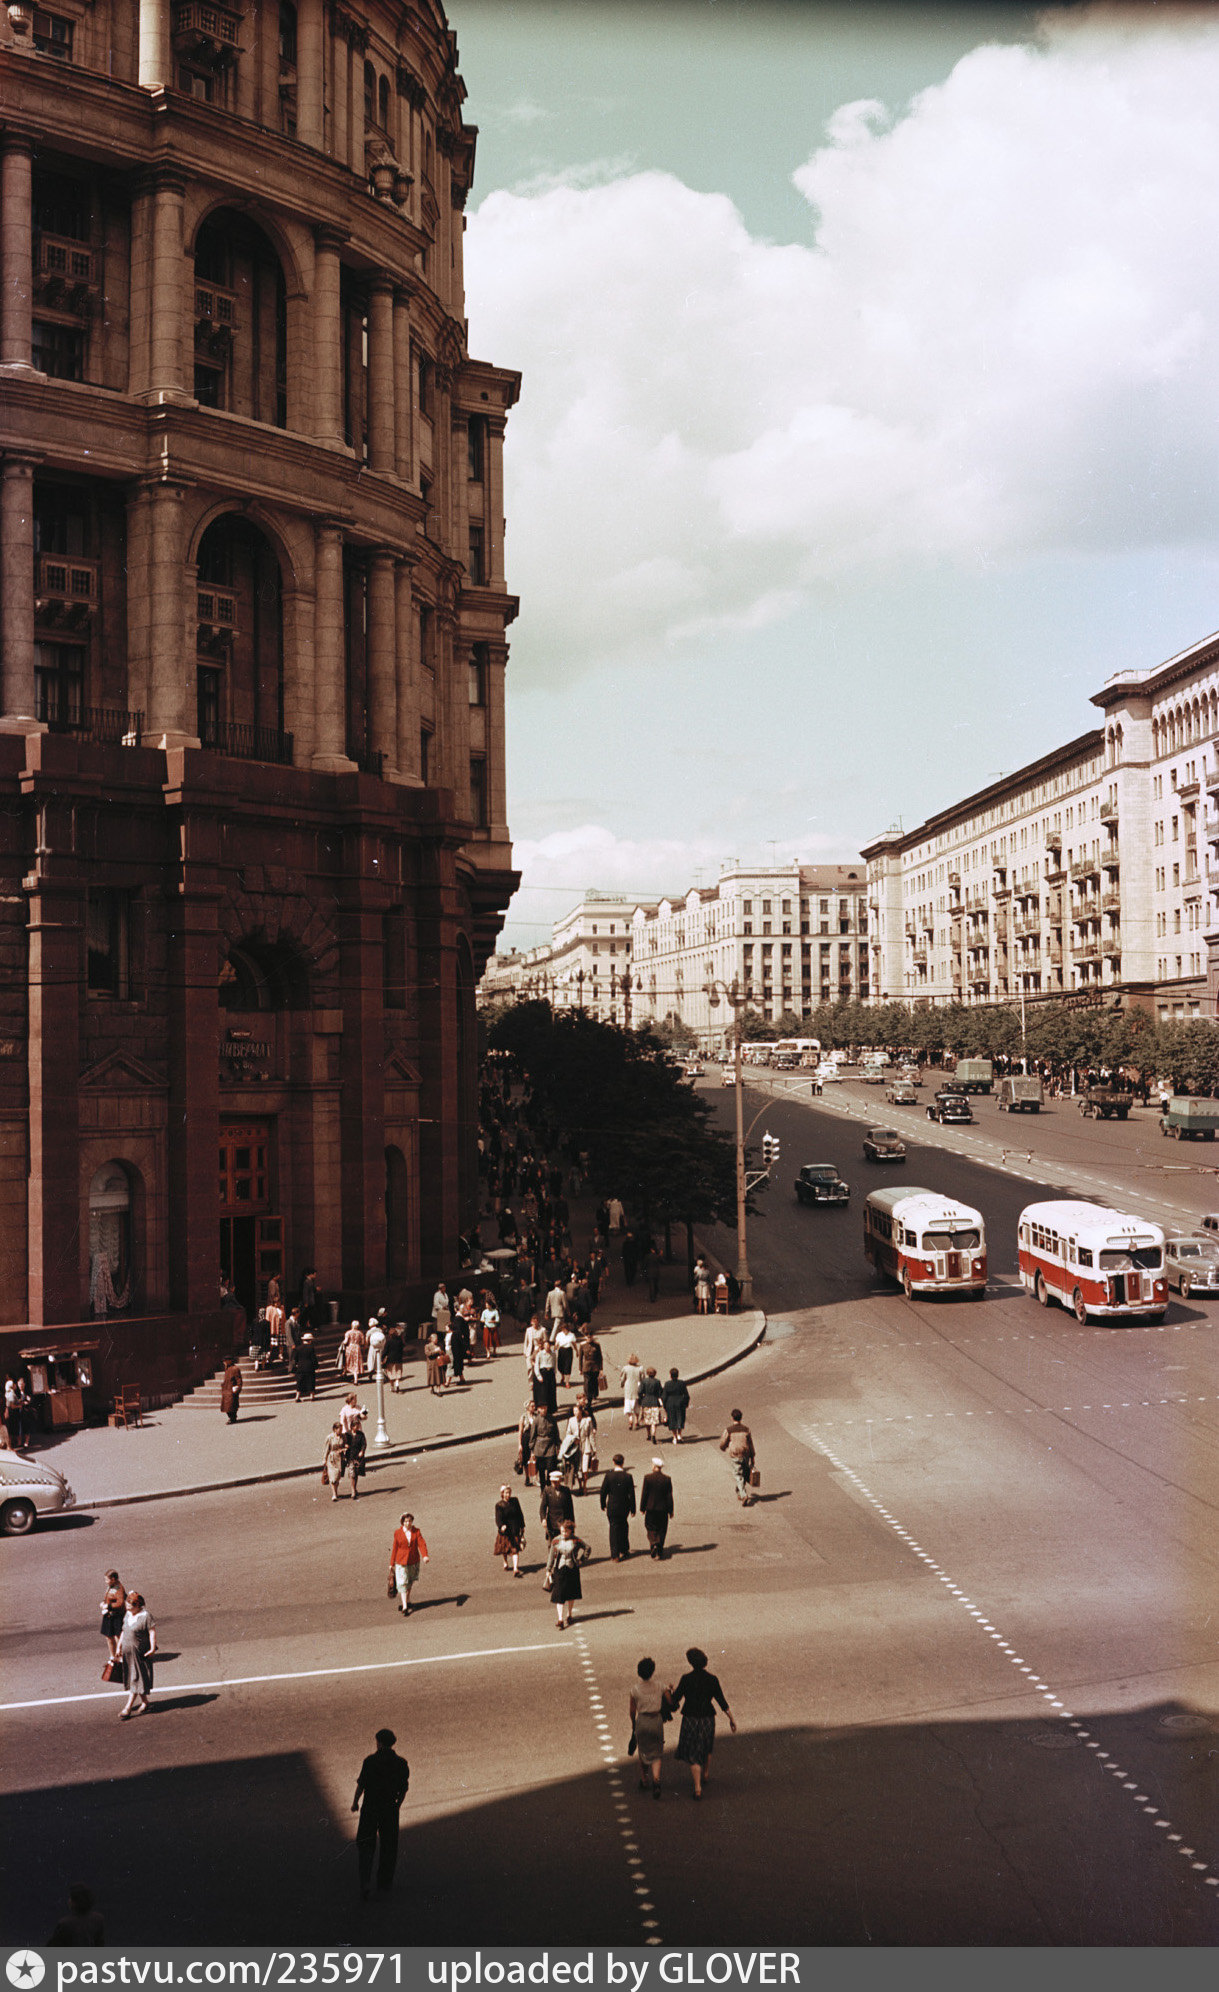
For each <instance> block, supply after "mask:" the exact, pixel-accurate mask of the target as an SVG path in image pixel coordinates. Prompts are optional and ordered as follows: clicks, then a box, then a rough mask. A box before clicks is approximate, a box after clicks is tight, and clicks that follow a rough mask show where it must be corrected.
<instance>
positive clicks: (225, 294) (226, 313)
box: [195, 283, 237, 342]
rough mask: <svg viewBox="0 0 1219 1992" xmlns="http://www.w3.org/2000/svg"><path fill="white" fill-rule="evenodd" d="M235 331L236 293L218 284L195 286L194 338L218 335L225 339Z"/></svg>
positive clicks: (197, 284)
mask: <svg viewBox="0 0 1219 1992" xmlns="http://www.w3.org/2000/svg"><path fill="white" fill-rule="evenodd" d="M236 330H237V293H236V291H231V290H225V289H224V288H223V286H222V285H220V284H201V283H196V285H195V338H196V342H197V341H198V339H199V336H200V334H201V333H202V334H203V335H205V336H206V335H207V334H213V335H214V334H217V333H218V334H220V335H221V336H222V337H223V338H227V337H228V336H229V335H230V334H231V333H233V332H235V331H236Z"/></svg>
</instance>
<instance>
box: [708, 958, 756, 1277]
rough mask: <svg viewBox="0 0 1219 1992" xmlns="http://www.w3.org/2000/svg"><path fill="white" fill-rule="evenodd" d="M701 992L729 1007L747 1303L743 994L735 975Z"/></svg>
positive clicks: (739, 1270) (740, 1252)
mask: <svg viewBox="0 0 1219 1992" xmlns="http://www.w3.org/2000/svg"><path fill="white" fill-rule="evenodd" d="M703 994H704V995H705V996H706V998H707V1001H708V1003H710V1005H711V1008H712V1009H713V1010H714V1009H717V1008H718V1007H719V1001H720V997H721V995H722V996H723V998H724V1001H725V1002H726V1003H729V1004H731V1006H732V1068H733V1080H734V1087H733V1091H734V1094H735V1098H736V1277H737V1284H738V1285H739V1287H740V1289H741V1300H742V1302H743V1303H744V1304H745V1306H747V1307H748V1306H749V1304H750V1302H751V1301H752V1299H753V1279H752V1277H751V1275H750V1271H749V1252H748V1246H747V1241H746V1236H745V1199H746V1195H747V1190H746V1184H745V1094H744V1090H743V1088H742V1085H741V1011H742V1010H743V1008H744V1007H745V997H744V996H743V995H742V994H741V987H740V984H739V982H738V981H737V979H736V977H735V975H734V976H733V978H732V981H731V982H730V983H729V982H718V981H717V982H706V983H704V984H703Z"/></svg>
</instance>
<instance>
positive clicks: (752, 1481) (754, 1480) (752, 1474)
mask: <svg viewBox="0 0 1219 1992" xmlns="http://www.w3.org/2000/svg"><path fill="white" fill-rule="evenodd" d="M749 1485H750V1486H751V1487H760V1486H761V1485H762V1476H761V1474H760V1473H759V1472H758V1469H757V1467H756V1466H754V1467H751V1468H750V1470H749Z"/></svg>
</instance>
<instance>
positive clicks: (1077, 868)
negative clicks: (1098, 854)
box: [1071, 858, 1100, 883]
mask: <svg viewBox="0 0 1219 1992" xmlns="http://www.w3.org/2000/svg"><path fill="white" fill-rule="evenodd" d="M1099 873H1100V859H1099V858H1076V860H1075V863H1074V864H1073V865H1072V866H1071V878H1072V881H1073V882H1074V883H1078V881H1079V880H1080V879H1081V878H1096V877H1098V876H1099Z"/></svg>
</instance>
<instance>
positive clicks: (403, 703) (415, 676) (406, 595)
mask: <svg viewBox="0 0 1219 1992" xmlns="http://www.w3.org/2000/svg"><path fill="white" fill-rule="evenodd" d="M414 571H415V563H414V561H413V560H400V561H399V562H398V566H397V570H396V574H395V585H396V588H397V595H398V751H397V753H396V754H395V756H394V761H395V764H396V767H397V773H398V780H399V781H400V782H407V783H409V784H410V786H411V787H413V788H419V787H421V786H422V778H421V776H420V773H419V729H420V703H419V659H418V657H417V656H416V654H415V653H416V637H417V635H418V629H419V619H418V617H417V616H416V614H415V596H414V591H413V589H412V587H411V577H412V575H413V574H414Z"/></svg>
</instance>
